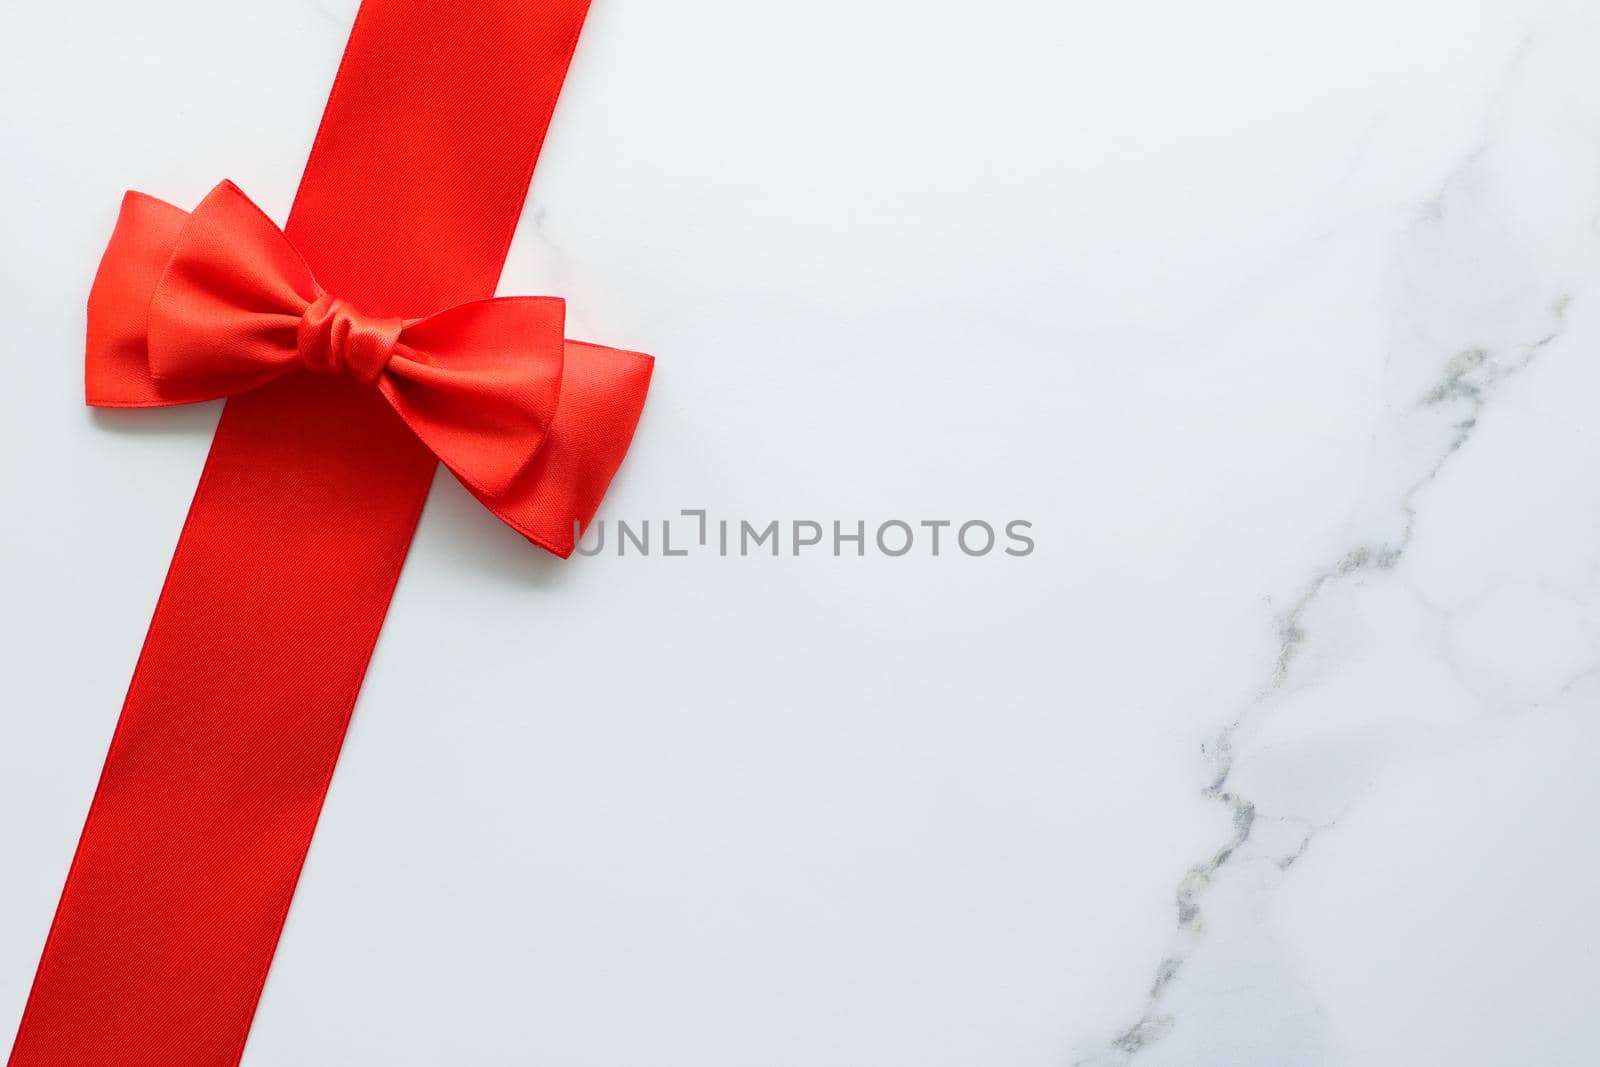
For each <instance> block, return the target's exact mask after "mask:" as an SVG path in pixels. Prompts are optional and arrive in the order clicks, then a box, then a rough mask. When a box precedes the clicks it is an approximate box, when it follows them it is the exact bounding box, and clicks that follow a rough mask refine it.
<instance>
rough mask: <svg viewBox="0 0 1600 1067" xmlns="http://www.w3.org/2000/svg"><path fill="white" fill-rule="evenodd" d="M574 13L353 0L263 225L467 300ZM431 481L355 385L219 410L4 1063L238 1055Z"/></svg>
mask: <svg viewBox="0 0 1600 1067" xmlns="http://www.w3.org/2000/svg"><path fill="white" fill-rule="evenodd" d="M587 8H588V0H466V2H463V3H459V4H439V3H437V2H435V0H365V3H364V4H363V5H362V7H361V10H360V13H359V14H358V15H357V18H356V24H355V28H354V29H353V30H352V31H351V35H350V41H349V44H348V45H347V46H346V49H345V54H344V59H343V61H342V63H341V65H340V68H339V73H338V76H337V78H336V80H335V82H334V87H333V92H332V95H331V96H330V98H329V101H328V106H327V110H326V111H325V113H324V115H323V119H322V126H321V128H320V130H319V131H318V134H317V138H316V142H315V144H314V145H313V147H312V150H311V157H310V160H309V161H308V162H307V164H306V170H305V174H304V177H303V178H302V180H301V183H300V188H299V191H298V193H297V195H296V197H295V202H294V207H293V210H292V211H291V213H290V216H289V221H288V224H287V226H286V227H285V232H286V233H287V234H288V236H289V237H290V238H291V239H292V240H293V242H294V244H295V246H296V247H298V248H299V249H300V251H301V253H302V254H303V255H304V257H305V259H306V261H307V263H308V264H309V265H310V267H311V268H312V269H313V270H314V271H315V273H316V275H317V277H318V279H320V280H322V281H323V282H324V283H325V284H327V285H328V287H329V288H330V289H331V290H334V291H337V292H339V293H340V294H341V295H342V296H345V297H346V298H348V299H350V300H351V301H353V302H354V303H356V304H358V305H359V306H360V307H362V308H363V309H364V310H366V311H367V312H369V313H371V314H373V315H380V316H391V317H401V318H409V317H416V316H421V315H426V314H429V313H431V312H433V311H437V310H439V309H440V308H444V307H448V306H450V305H452V304H457V303H461V302H463V301H467V300H473V299H478V298H482V297H487V296H490V295H492V294H493V292H494V288H495V284H496V282H497V280H498V278H499V274H500V269H501V267H502V265H503V263H504V260H505V254H506V249H507V246H508V245H509V243H510V241H511V235H512V231H513V229H514V228H515V225H516V221H517V217H518V215H519V214H520V213H521V210H522V203H523V199H524V197H525V196H526V194H527V188H528V182H529V179H530V177H531V175H532V170H533V164H534V160H535V159H536V157H537V156H538V153H539V146H540V144H541V142H542V141H543V139H544V133H545V129H546V126H547V125H548V123H549V120H550V115H551V111H552V110H553V108H554V106H555V101H556V97H557V95H558V93H559V92H560V89H561V83H562V81H563V79H564V78H565V76H566V71H567V65H568V62H569V61H570V59H571V56H572V51H573V48H574V46H575V45H576V43H577V39H578V32H579V30H580V28H581V26H582V24H583V18H584V15H585V13H586V11H587ZM435 466H436V461H435V460H434V457H433V456H432V455H431V454H430V453H429V452H428V451H427V450H426V449H424V448H423V447H422V445H421V444H420V443H419V442H418V441H417V439H416V438H415V437H413V436H412V435H411V433H410V432H409V431H407V429H406V428H405V426H404V424H403V423H402V422H401V421H400V419H399V418H398V417H397V416H396V415H395V413H394V412H393V410H392V409H390V408H389V407H388V406H387V405H386V404H385V403H384V402H383V401H382V399H381V398H380V397H379V396H378V395H377V394H376V393H374V392H373V391H371V390H369V389H363V388H362V387H361V386H360V383H357V382H353V381H350V380H348V379H342V378H337V377H331V376H324V375H312V374H298V375H290V376H287V377H285V378H283V379H280V380H278V381H276V382H274V383H272V384H271V385H268V386H265V387H263V388H260V389H257V390H255V391H253V392H250V393H246V394H243V395H240V396H238V397H235V398H234V399H232V400H229V401H228V403H227V405H226V407H225V408H224V410H223V413H222V419H221V422H220V423H219V425H218V427H217V433H216V437H215V439H214V440H213V442H212V446H211V453H210V456H209V457H208V458H207V461H206V465H205V470H204V473H203V474H202V475H201V478H200V484H199V487H198V489H197V490H196V492H195V497H194V502H193V504H192V505H191V506H190V509H189V516H188V519H187V521H186V523H185V525H184V528H183V533H182V535H181V537H180V538H179V541H178V547H177V551H176V553H175V554H174V556H173V560H172V566H171V569H170V570H169V571H168V573H167V580H166V584H165V586H164V587H163V589H162V592H161V597H160V600H159V601H158V603H157V605H156V610H155V615H154V618H153V619H152V620H151V624H150V631H149V634H148V635H147V636H146V638H145V644H144V649H143V652H142V653H141V654H140V657H139V663H138V667H137V668H136V669H135V671H134V676H133V681H132V684H131V685H130V687H129V690H128V697H127V701H126V703H125V704H124V706H123V709H122V715H121V718H120V720H119V721H118V723H117V728H116V733H115V735H114V737H113V738H112V742H111V748H110V751H109V753H108V754H107V757H106V763H105V768H104V770H103V771H102V772H101V778H100V784H99V787H98V789H97V790H96V792H95V796H94V801H93V803H92V805H91V807H90V811H89V816H88V820H87V821H86V823H85V825H84V829H83V836H82V838H81V839H80V841H79V844H78V851H77V855H76V856H75V858H74V859H73V863H72V869H71V871H70V873H69V874H68V877H67V882H66V887H65V888H64V890H63V891H62V896H61V903H60V905H59V907H58V909H57V911H56V916H55V921H54V923H53V924H52V926H51V930H50V935H49V939H48V940H47V942H46V944H45V949H44V953H43V956H42V958H41V960H40V963H39V970H38V974H37V976H36V977H35V979H34V984H33V990H32V993H31V994H30V996H29V999H28V1004H27V1007H26V1009H25V1011H24V1013H23V1019H22V1025H21V1028H20V1029H19V1031H18V1034H17V1039H16V1043H15V1045H14V1047H13V1049H12V1053H11V1058H10V1061H9V1062H10V1067H147V1065H148V1067H225V1065H232V1064H236V1063H238V1061H239V1059H240V1057H241V1056H242V1055H243V1051H244V1043H245V1038H246V1036H247V1034H248V1032H249V1028H250V1020H251V1017H252V1016H253V1014H254V1012H255V1006H256V1001H257V999H258V998H259V996H260V993H261V988H262V983H263V982H264V981H265V979H266V974H267V969H268V967H269V966H270V964H271V961H272V955H273V951H274V949H275V947H276V945H277V941H278V935H279V932H280V930H281V929H282V925H283V921H284V917H285V915H286V913H287V910H288V907H289V902H290V899H291V897H292V896H293V894H294V888H295V883H296V881H297V880H298V878H299V874H300V867H301V864H302V862H303V861H304V858H305V853H306V849H307V847H308V846H309V844H310V841H311V835H312V832H313V830H314V829H315V826H316V822H317V816H318V813H319V812H320V810H321V807H322V801H323V797H324V795H325V793H326V791H327V787H328V782H329V779H330V777H331V775H332V773H333V767H334V763H335V761H336V760H337V759H338V755H339V746H340V744H341V742H342V741H343V738H344V733H345V727H346V725H347V723H348V721H349V717H350V713H351V710H352V708H353V706H354V704H355V699H356V694H357V692H358V690H359V689H360V687H361V680H362V677H363V676H364V675H365V673H366V668H367V661H368V659H369V658H370V656H371V654H372V648H373V645H374V643H375V642H376V640H377V636H378V631H379V628H380V627H381V626H382V624H383V617H384V613H385V611H386V610H387V609H388V605H389V600H390V597H391V595H392V593H393V590H394V585H395V581H396V579H397V578H398V577H399V574H400V568H401V565H402V564H403V562H404V560H405V555H406V551H407V549H408V547H409V546H410V543H411V536H412V533H413V531H414V529H415V527H416V522H417V517H418V515H419V513H420V511H421V508H422V503H423V500H424V498H425V497H426V495H427V491H428V486H429V483H430V481H431V480H432V477H433V472H434V469H435Z"/></svg>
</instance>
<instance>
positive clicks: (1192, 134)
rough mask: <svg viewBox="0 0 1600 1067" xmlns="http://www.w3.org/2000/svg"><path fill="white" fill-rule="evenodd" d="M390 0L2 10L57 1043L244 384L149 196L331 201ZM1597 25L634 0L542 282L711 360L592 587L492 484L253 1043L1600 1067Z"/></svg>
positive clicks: (437, 499)
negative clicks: (713, 530)
mask: <svg viewBox="0 0 1600 1067" xmlns="http://www.w3.org/2000/svg"><path fill="white" fill-rule="evenodd" d="M353 15H354V2H353V0H324V2H321V3H307V2H299V3H296V2H292V0H249V2H238V3H230V4H214V3H205V2H201V0H182V2H172V0H162V2H152V3H137V4H130V3H111V2H109V0H94V2H87V3H79V4H45V3H29V4H23V3H17V4H8V5H5V6H4V7H0V40H3V41H5V42H6V48H5V54H6V62H5V63H4V64H0V134H3V143H4V145H5V150H4V155H5V159H6V164H5V166H4V167H0V203H3V205H4V207H3V209H0V272H3V273H0V285H3V289H4V292H5V293H6V294H7V296H6V297H5V299H4V300H3V301H0V356H3V358H4V370H5V374H6V381H7V385H6V387H5V388H4V389H3V390H0V441H3V445H4V447H3V450H0V455H3V457H4V459H3V466H0V501H3V505H0V506H3V508H4V515H5V521H4V523H3V524H0V588H3V591H4V593H3V597H0V605H3V606H0V626H3V627H4V631H3V635H0V638H3V639H0V667H3V672H4V678H5V694H6V695H5V698H4V699H3V700H0V856H3V857H4V860H3V861H0V1031H3V1032H4V1033H5V1034H6V1035H7V1036H6V1037H5V1038H4V1040H6V1041H9V1034H10V1032H11V1031H12V1029H13V1028H14V1025H15V1022H16V1020H17V1018H18V1016H19V1015H20V1012H21V1008H22V1003H23V999H24V997H25V995H26V991H27V987H28V983H29V980H30V978H31V976H32V972H33V968H34V963H35V961H36V958H37V952H38V948H39V946H40V944H41V943H42V940H43V937H44V933H45V930H46V928H47V925H48V923H49V920H50V915H51V911H52V909H53V907H54V904H55V900H56V896H57V894H58V892H59V890H60V886H61V881H62V878H63V875H64V874H65V871H66V866H67V863H68V861H69V859H70V856H71V852H72V848H73V845H74V842H75V839H76V835H77V831H78V827H79V825H80V824H81V821H82V818H83V814H84V812H85V810H86V808H87V806H88V802H89V797H90V794H91V791H92V788H93V785H94V781H95V776H96V774H97V772H98V770H99V767H100V762H101V758H102V756H103V755H104V750H105V745H106V742H107V740H108V738H109V736H110V732H111V728H112V724H113V722H114V720H115V716H116V714H117V710H118V707H119V704H120V701H121V698H122V693H123V690H124V688H125V686H126V684H127V680H128V676H129V673H130V669H131V667H132V664H133V660H134V657H135V655H136V654H137V651H138V647H139V644H140V641H141V639H142V637H143V632H144V627H145V624H146V622H147V621H148V617H149V612H150V608H151V606H152V604H153V602H154V598H155V594H156V591H157V589H158V587H159V584H160V581H161V577H162V575H163V573H164V571H165V567H166V564H167V561H168V558H169V554H170V551H171V548H172V544H173V542H174V540H175V538H176V534H177V531H178V527H179V524H180V522H181V521H182V518H183V514H184V510H185V507H186V505H187V502H188V499H189V496H190V494H191V492H192V491H193V487H194V483H195V478H196V475H197V472H198V470H199V467H200V463H201V460H202V458H203V456H204V453H205V449H206V445H207V441H208V439H209V435H210V430H211V427H212V426H213V424H214V421H215V418H216V408H215V407H211V406H208V407H204V408H200V409H196V410H193V411H187V412H180V413H172V414H166V415H156V414H147V415H143V416H135V415H129V416H126V417H114V418H97V417H92V416H91V415H89V414H88V413H87V412H86V411H85V410H84V409H83V408H82V407H81V406H80V396H81V385H80V373H81V369H80V359H81V333H82V325H83V323H82V304H83V298H84V295H85V292H86V289H87V285H88V282H89V279H90V277H91V274H92V271H93V267H94V263H95V261H96V258H97V257H98V254H99V250H100V247H101V244H102V242H103V241H104V238H105V236H106V234H107V233H108V231H109V228H110V225H111V220H112V218H113V215H114V212H115V207H116V201H117V197H118V194H119V193H120V192H121V190H122V189H123V188H125V187H130V186H131V187H136V188H142V189H146V190H149V191H151V192H154V193H156V194H158V195H162V196H164V197H167V198H170V199H174V200H177V201H179V202H192V201H194V200H195V199H197V198H198V197H199V196H200V195H201V194H202V193H203V192H204V190H205V189H207V188H208V187H209V186H210V185H211V184H213V183H214V182H215V181H217V180H218V179H220V178H222V177H231V178H234V179H235V180H237V181H238V182H240V183H241V184H242V185H243V186H244V188H246V189H247V190H249V191H250V192H251V194H252V195H253V196H255V197H256V198H257V199H258V200H260V201H261V202H262V203H263V204H264V205H265V206H266V207H267V208H268V209H269V211H271V212H273V213H275V214H276V215H277V216H278V217H279V218H280V219H281V217H282V214H283V212H284V211H285V210H286V209H287V206H288V203H289V200H290V197H291V195H292V191H293V188H294V185H295V182H296V180H297V178H298V175H299V170H300V167H301V165H302V163H303V161H304V158H305V154H306V151H307V149H308V147H309V144H310V139H311V135H312V132H313V130H314V128H315V122H316V118H317V115H318V113H319V111H320V108H321V105H322V102H323V99H324V96H325V93H326V90H327V86H328V83H329V80H330V78H331V75H332V72H333V68H334V65H335V62H336V60H337V57H338V54H339V51H340V48H341V46H342V44H343V40H344V36H345V34H346V32H347V31H348V28H349V23H350V21H351V19H352V17H353ZM1597 54H1600V17H1597V15H1596V13H1595V12H1594V11H1593V9H1592V5H1587V4H1584V3H1562V4H1546V3H1541V2H1536V0H1352V2H1351V3H1347V4H1341V5H1334V4H1323V5H1305V4H1281V3H1272V2H1267V0H1212V2H1209V3H1205V4H1192V3H1185V2H1181V0H1153V2H1149V3H1144V4H1137V5H1111V4H1097V5H1089V4H1080V3H1069V4H1056V3H1048V2H1045V0H999V2H997V3H992V4H985V5H979V4H973V3H961V4H955V3H947V2H942V0H935V2H926V3H911V2H908V0H820V2H813V3H809V4H804V5H801V4H779V5H770V4H751V3H734V2H732V0H676V2H674V3H670V4H663V3H654V2H650V0H596V3H595V8H594V11H593V13H592V15H591V19H590V23H589V26H588V28H587V30H586V32H585V36H584V39H583V42H582V45H581V47H580V49H579V54H578V56H577V59H576V62H575V65H574V67H573V71H572V77H571V80H570V82H569V84H568V88H567V92H566V94H565V96H564V98H563V102H562V105H561V108H560V110H559V112H558V114H557V119H556V123H555V125H554V127H553V129H552V132H551V136H550V139H549V142H548V144H547V148H546V152H545V156H544V159H543V161H542V164H541V167H540V169H539V172H538V175H537V177H536V179H535V182H534V188H533V192H532V196H531V199H530V202H529V205H528V210H527V212H526V213H525V215H524V220H523V225H522V228H521V230H520V232H519V234H518V238H517V241H516V245H515V248H514V252H513V255H512V258H511V262H510V264H509V266H508V268H507V271H506V275H505V280H504V283H503V287H502V288H503V291H508V292H537V291H558V292H561V293H564V294H565V295H566V296H567V297H568V298H569V300H570V306H571V308H572V311H573V314H574V317H575V319H576V324H577V330H576V331H575V332H579V333H580V335H582V336H588V337H591V338H593V339H595V340H600V341H604V342H609V343H614V344H621V345H628V346H634V347H639V348H643V349H645V350H647V351H650V352H653V353H655V354H656V355H657V357H658V360H659V363H658V369H657V376H656V382H655V386H654V389H653V396H652V401H651V405H650V408H649V410H648V412H647V414H646V418H645V421H644V424H643V426H642V428H641V431H640V434H639V436H638V438H637V440H636V444H635V448H634V452H633V455H632V456H631V457H630V459H629V461H628V464H627V466H626V468H625V470H624V472H623V474H622V476H621V477H620V479H619V480H618V482H617V483H616V485H615V488H614V490H613V493H612V495H611V496H610V498H609V499H608V502H607V505H606V508H605V510H604V514H605V515H607V516H609V517H611V518H613V519H615V518H629V519H638V518H646V517H655V516H661V515H670V514H673V513H675V512H676V511H677V509H679V508H684V507H705V508H709V509H711V511H712V512H713V513H714V514H719V515H723V516H730V517H748V518H751V519H764V518H767V517H779V518H789V517H807V518H819V519H824V520H831V519H834V518H839V519H843V520H849V521H853V520H854V519H856V518H858V517H864V518H868V519H872V520H881V519H884V518H892V517H905V518H909V519H913V520H915V519H920V518H956V519H961V518H987V519H991V520H1003V519H1007V518H1013V517H1022V518H1027V519H1029V520H1031V521H1033V523H1034V524H1035V533H1036V537H1037V543H1038V549H1037V551H1036V552H1035V553H1034V554H1033V555H1031V556H1029V557H1027V558H1024V559H1010V558H1003V557H999V558H997V557H989V558H984V559H966V558H963V557H961V556H959V555H955V556H949V555H946V556H942V557H941V558H939V559H931V558H928V557H925V556H921V555H913V556H910V557H907V558H905V559H898V560H896V559H885V558H881V557H879V558H868V559H865V560H856V559H834V558H831V557H830V556H825V555H823V556H815V557H810V556H808V557H802V558H800V559H792V558H784V559H778V560H773V559H770V558H762V559H745V560H741V559H721V558H716V557H714V556H713V557H710V558H707V557H703V556H696V557H691V558H688V559H670V560H669V559H661V558H649V559H616V558H608V557H597V558H595V559H588V560H578V561H575V562H572V563H570V564H566V565H557V564H554V563H552V562H551V561H550V560H548V559H545V558H541V557H540V556H539V555H538V554H537V553H536V552H535V551H533V550H531V549H529V548H528V547H527V546H526V545H525V544H523V543H522V542H521V541H520V540H519V539H518V538H516V536H515V535H513V534H511V533H510V532H509V531H507V530H505V529H502V528H499V527H498V526H497V525H496V524H495V523H494V521H493V520H492V519H491V518H490V517H489V516H488V515H487V514H486V513H484V512H482V511H481V510H480V509H479V508H478V507H477V506H476V505H475V504H474V503H473V502H472V501H471V500H470V498H469V497H468V496H467V494H466V493H464V492H463V491H462V490H461V489H460V488H459V487H458V486H457V485H456V484H454V483H453V482H451V481H450V480H449V479H448V478H444V477H441V479H440V480H439V482H438V484H437V485H436V487H435V490H434V493H433V497H432V499H431V500H430V502H429V505H428V510H427V512H426V514H425V515H424V517H423V521H422V526H421V530H420V532H419V535H418V538H417V541H416V544H415V547H414V549H413V553H412V558H411V560H410V563H409V564H408V566H407V569H406V572H405V575H404V577H403V580H402V582H401V586H400V589H399V592H398V595H397V596H396V599H395V602H394V606H393V610H392V612H391V614H390V617H389V622H388V625H387V628H386V629H385V631H384V634H383V638H382V640H381V642H380V644H379V647H378V651H377V656H376V659H375V661H374V663H373V666H372V670H371V673H370V675H369V677H368V680H367V685H366V689H365V691H364V693H363V696H362V698H361V702H360V704H359V706H358V709H357V714H356V717H355V722H354V725H353V728H352V730H351V733H350V737H349V742H348V745H347V747H346V750H345V753H344V757H343V761H342V763H341V764H340V767H339V771H338V774H337V776H336V779H335V781H334V784H333V788H332V791H331V793H330V795H329V800H328V806H327V809H326V812H325V814H324V816H323V820H322V825H321V827H320V829H319V832H318V836H317V839H316V842H315V844H314V846H313V848H312V850H311V855H310V859H309V863H308V865H307V868H306V871H305V876H304V879H303V881H302V883H301V887H300V892H299V896H298V897H297V899H296V902H295V906H294V910H293V912H292V914H291V915H290V919H289V923H288V927H287V930H286V932H285V935H284V938H283V941H282V944H281V947H280V952H279V955H278V958H277V962H276V964H275V967H274V970H273V972H272V975H271V978H270V980H269V982H268V985H267V989H266V993H265V996H264V998H263V1000H262V1002H261V1007H260V1012H259V1015H258V1016H257V1020H256V1025H255V1029H254V1032H253V1034H252V1036H251V1040H250V1044H249V1047H248V1049H247V1053H246V1056H245V1063H246V1065H247V1067H290V1065H294V1067H299V1065H303V1064H308V1063H311V1064H340V1065H347V1064H351V1065H353V1064H374V1065H376V1064H384V1065H406V1064H414V1065H424V1064H426V1065H437V1064H446V1063H447V1064H453V1065H463V1067H476V1065H490V1064H550V1065H555V1064H560V1065H572V1067H577V1065H584V1067H634V1065H640V1064H650V1065H653V1067H750V1065H779V1064H783V1065H794V1067H857V1065H863V1064H873V1065H874V1067H956V1065H963V1067H964V1065H972V1064H982V1065H985V1067H1045V1065H1066V1064H1085V1065H1093V1067H1110V1065H1119V1064H1128V1063H1132V1064H1137V1065H1139V1067H1146V1065H1148V1067H1156V1065H1175V1067H1195V1065H1201V1067H1210V1065H1217V1067H1224V1065H1226V1067H1235V1065H1238V1067H1299V1065H1307V1067H1310V1065H1391V1064H1392V1065H1416V1064H1444V1063H1448V1064H1451V1065H1459V1067H1467V1065H1502V1064H1515V1065H1524V1064H1538V1065H1540V1067H1556V1065H1567V1064H1573V1065H1576V1064H1593V1063H1595V1062H1600V1011H1597V1010H1596V1009H1597V1008H1600V968H1597V967H1596V965H1595V964H1596V949H1595V944H1596V941H1597V937H1600V921H1597V919H1596V911H1595V908H1594V901H1595V900H1596V898H1597V896H1600V844H1597V840H1596V835H1595V833H1594V831H1593V828H1592V826H1593V819H1594V813H1595V812H1596V811H1597V810H1600V776H1597V775H1596V774H1595V773H1594V772H1593V769H1592V766H1593V764H1594V762H1595V758H1596V754H1597V749H1600V720H1597V717H1596V713H1597V710H1600V358H1597V357H1600V300H1597V298H1600V285H1597V282H1600V275H1597V272H1600V79H1597V78H1596V77H1595V73H1594V71H1595V65H1594V64H1595V60H1594V57H1595V56H1596V55H1597Z"/></svg>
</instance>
